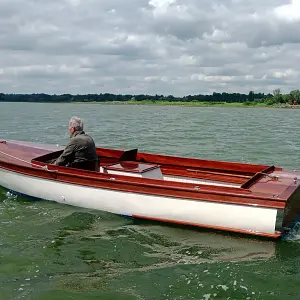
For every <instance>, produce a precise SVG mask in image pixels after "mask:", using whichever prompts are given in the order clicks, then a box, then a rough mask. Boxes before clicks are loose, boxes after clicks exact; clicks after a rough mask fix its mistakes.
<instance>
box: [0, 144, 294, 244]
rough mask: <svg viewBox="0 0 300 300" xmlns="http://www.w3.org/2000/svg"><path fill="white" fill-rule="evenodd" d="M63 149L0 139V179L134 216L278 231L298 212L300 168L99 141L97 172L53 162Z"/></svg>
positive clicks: (274, 234) (269, 233) (14, 187)
mask: <svg viewBox="0 0 300 300" xmlns="http://www.w3.org/2000/svg"><path fill="white" fill-rule="evenodd" d="M62 151H63V148H62V147H59V146H55V145H44V144H34V143H30V142H22V141H12V140H11V141H4V140H2V141H1V140H0V185H1V186H3V187H4V188H6V189H9V190H11V191H14V192H17V193H21V194H24V195H27V196H31V197H34V198H39V199H44V200H50V201H55V202H59V203H63V204H68V205H74V206H79V207H83V208H89V209H95V210H101V211H106V212H110V213H114V214H119V215H126V216H130V217H134V218H140V219H148V220H154V221H161V222H170V223H176V224H183V225H192V226H199V227H205V228H212V229H216V230H224V231H232V232H240V233H244V234H251V235H259V236H265V237H271V238H280V237H284V236H285V235H286V234H287V233H288V232H289V231H290V230H291V228H292V227H293V226H294V225H295V223H296V221H297V219H298V216H299V214H300V190H299V179H298V178H299V177H300V171H292V170H285V169H282V168H280V167H275V166H264V165H254V164H245V163H236V162H222V161H211V160H200V159H195V158H184V157H175V156H167V155H157V154H150V153H142V152H138V150H137V149H132V150H129V151H122V150H115V149H107V148H99V147H98V148H97V155H98V157H99V160H100V169H99V170H98V171H86V170H81V169H76V168H68V167H62V166H56V165H53V164H51V163H50V162H51V161H53V160H54V159H56V158H57V157H59V155H60V154H61V153H62Z"/></svg>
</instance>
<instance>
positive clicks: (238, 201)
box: [0, 161, 292, 209]
mask: <svg viewBox="0 0 300 300" xmlns="http://www.w3.org/2000/svg"><path fill="white" fill-rule="evenodd" d="M6 164H8V165H10V167H9V166H8V167H5V166H3V163H2V162H1V161H0V168H2V169H5V170H7V171H10V172H15V173H19V174H22V175H27V176H31V177H33V178H42V179H47V180H52V181H55V182H61V183H67V184H72V185H80V186H86V187H90V188H95V189H97V188H102V189H109V190H114V191H121V192H129V193H136V194H147V195H155V196H165V197H171V198H176V199H188V200H193V201H207V202H215V203H224V204H233V205H243V206H252V207H257V208H271V209H284V208H285V205H286V202H287V199H281V198H276V199H270V197H267V196H265V194H263V195H261V196H260V195H258V194H259V193H255V194H256V195H254V194H253V193H252V192H251V191H248V190H244V191H246V192H247V193H248V194H237V193H226V192H221V191H209V190H202V189H200V190H195V189H190V190H189V189H184V188H176V187H166V186H163V185H156V186H151V185H150V184H147V182H145V181H146V180H145V179H144V178H138V177H131V176H123V175H113V176H111V174H104V173H97V172H93V171H84V173H86V174H87V175H95V174H96V176H83V175H86V174H83V172H81V171H82V170H76V169H69V168H64V167H58V168H60V169H59V170H54V169H52V170H45V169H43V168H39V167H27V166H18V165H16V164H13V163H6ZM20 169H21V170H22V169H25V171H24V170H23V171H21V170H20ZM62 169H67V171H68V172H59V171H61V170H62ZM70 171H72V172H74V171H75V172H77V174H76V173H71V172H70ZM79 171H80V172H79ZM37 173H39V174H37ZM79 173H80V174H79ZM58 176H60V177H63V176H65V177H66V179H62V178H60V179H58ZM111 177H113V178H114V180H112V179H110V178H111ZM117 177H118V178H117ZM126 177H127V179H128V180H127V181H126V180H124V179H126ZM70 178H71V180H70ZM72 178H79V179H81V180H80V182H78V181H76V180H73V181H72ZM133 178H134V179H135V180H142V182H132V179H133ZM129 179H130V180H131V181H129ZM84 180H86V181H88V182H85V183H84ZM90 180H94V181H96V182H97V183H98V182H102V183H105V186H103V184H102V186H101V185H99V184H91V183H90V182H89V181H90ZM147 180H148V179H147ZM150 180H154V179H150ZM156 181H160V180H156ZM160 182H161V181H160ZM169 182H170V181H168V183H169ZM107 184H108V187H107V186H106V185H107ZM122 184H123V185H125V186H126V187H125V188H120V187H116V185H122ZM184 184H188V185H194V184H190V183H184ZM111 185H113V186H111ZM128 186H130V187H131V189H130V188H128ZM197 186H199V185H197ZM204 186H205V187H207V186H206V185H204ZM134 187H135V188H136V187H138V189H136V190H134ZM143 187H144V190H142V188H143ZM145 188H148V189H152V190H153V191H151V192H149V191H147V192H146V191H145ZM218 188H219V189H220V188H221V189H222V188H225V189H226V188H227V187H218ZM166 189H168V190H171V191H173V193H170V191H169V193H164V192H163V191H165V190H166ZM235 189H236V190H238V188H235ZM157 190H160V191H158V192H157ZM241 190H242V189H241ZM190 194H192V195H190ZM291 194H292V193H291ZM205 195H206V196H208V197H207V198H205V197H203V196H205ZM209 196H210V197H209ZM216 196H218V198H216ZM213 197H215V199H214V198H213ZM219 197H222V198H226V199H221V198H219ZM209 198H211V199H209ZM228 198H230V199H228ZM242 198H244V200H242ZM257 202H262V203H257Z"/></svg>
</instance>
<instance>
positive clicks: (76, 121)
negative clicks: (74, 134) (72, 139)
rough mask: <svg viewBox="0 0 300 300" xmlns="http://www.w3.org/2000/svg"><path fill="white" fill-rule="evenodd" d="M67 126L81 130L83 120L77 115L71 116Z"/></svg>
mask: <svg viewBox="0 0 300 300" xmlns="http://www.w3.org/2000/svg"><path fill="white" fill-rule="evenodd" d="M69 128H75V130H76V131H81V130H83V121H82V120H81V119H80V118H78V117H72V118H71V119H70V121H69Z"/></svg>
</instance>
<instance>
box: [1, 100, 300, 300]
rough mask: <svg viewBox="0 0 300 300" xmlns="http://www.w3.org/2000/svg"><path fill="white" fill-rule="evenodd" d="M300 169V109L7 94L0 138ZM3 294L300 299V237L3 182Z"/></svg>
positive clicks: (25, 296)
mask: <svg viewBox="0 0 300 300" xmlns="http://www.w3.org/2000/svg"><path fill="white" fill-rule="evenodd" d="M72 115H79V116H81V117H83V118H84V119H85V121H86V131H87V132H88V133H90V134H92V135H93V137H94V139H95V141H96V143H97V144H98V145H100V146H104V147H112V148H126V149H129V148H133V147H138V148H139V149H140V150H141V151H149V152H156V153H166V154H175V155H183V156H194V157H199V158H207V159H217V160H228V161H242V162H251V163H262V164H276V165H279V166H282V167H286V168H292V169H300V155H299V149H300V140H299V135H300V130H299V129H300V128H299V127H300V126H299V119H300V110H289V109H265V108H255V109H252V108H217V107H216V108H201V107H199V108H196V107H194V108H189V107H153V106H121V105H120V106H117V105H116V106H115V105H111V106H109V105H89V104H80V105H78V104H53V105H51V104H21V103H14V104H8V103H0V138H4V139H18V140H26V141H35V142H42V143H55V144H65V143H66V140H67V139H68V133H67V121H68V119H69V117H71V116H72ZM0 224H1V235H0V299H1V300H2V299H3V300H6V299H34V300H37V299H39V300H42V299H43V300H50V299H51V300H52V299H93V300H94V299H116V300H118V299H170V300H171V299H176V300H179V299H205V300H207V299H263V300H265V299H300V288H299V281H300V276H299V275H300V274H299V272H300V271H299V267H300V264H299V263H300V241H298V239H299V238H300V233H299V236H298V234H297V232H296V233H295V235H294V236H293V241H288V242H276V243H275V242H273V241H265V240H259V239H255V238H246V237H243V236H238V235H231V234H225V233H217V232H210V231H204V230H200V229H192V228H184V227H175V226H168V225H162V224H157V223H151V222H137V221H134V220H131V219H125V218H122V217H119V216H114V215H111V214H107V213H102V212H95V211H90V210H84V209H80V208H76V207H70V206H66V205H60V204H55V203H50V202H46V201H37V202H34V201H32V200H30V199H27V198H25V197H16V196H14V195H11V194H9V193H8V192H7V191H6V190H4V189H1V188H0Z"/></svg>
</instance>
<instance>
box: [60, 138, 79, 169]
mask: <svg viewBox="0 0 300 300" xmlns="http://www.w3.org/2000/svg"><path fill="white" fill-rule="evenodd" d="M75 146H76V145H75V144H74V143H73V142H72V140H71V141H70V142H69V143H68V145H67V146H66V148H65V150H64V152H63V153H62V154H61V155H60V156H59V157H58V158H57V159H56V161H55V165H57V166H65V165H67V164H68V163H71V162H72V161H73V160H74V150H75Z"/></svg>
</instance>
